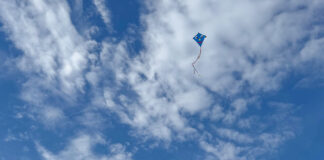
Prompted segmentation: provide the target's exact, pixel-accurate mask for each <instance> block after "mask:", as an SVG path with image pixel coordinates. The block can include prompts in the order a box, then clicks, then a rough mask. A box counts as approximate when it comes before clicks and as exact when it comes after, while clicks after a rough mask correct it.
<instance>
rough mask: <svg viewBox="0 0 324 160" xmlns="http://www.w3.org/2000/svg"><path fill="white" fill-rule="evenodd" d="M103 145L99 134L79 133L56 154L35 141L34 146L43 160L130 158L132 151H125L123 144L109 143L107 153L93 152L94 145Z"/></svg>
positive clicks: (112, 159)
mask: <svg viewBox="0 0 324 160" xmlns="http://www.w3.org/2000/svg"><path fill="white" fill-rule="evenodd" d="M99 144H101V145H105V146H106V144H107V142H105V141H104V140H103V139H102V138H101V137H100V136H93V135H88V134H80V135H78V136H77V137H75V138H74V139H72V140H70V142H69V143H68V144H67V146H66V147H65V148H64V149H63V150H62V151H60V152H58V153H57V154H53V153H52V152H50V151H48V150H47V149H46V148H44V147H43V146H42V145H41V144H39V143H36V148H37V151H38V152H39V154H40V155H41V156H42V157H43V158H44V159H45V160H70V159H75V160H84V159H88V160H131V159H132V158H131V157H132V153H130V152H126V150H125V146H123V145H122V144H119V143H117V144H111V145H110V146H109V152H110V153H109V154H107V155H99V154H98V153H95V152H94V147H95V146H96V145H99Z"/></svg>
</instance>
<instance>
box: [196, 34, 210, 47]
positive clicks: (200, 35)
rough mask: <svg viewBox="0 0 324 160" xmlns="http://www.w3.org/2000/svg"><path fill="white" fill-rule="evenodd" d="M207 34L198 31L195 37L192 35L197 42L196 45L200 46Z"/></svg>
mask: <svg viewBox="0 0 324 160" xmlns="http://www.w3.org/2000/svg"><path fill="white" fill-rule="evenodd" d="M206 37H207V36H205V35H203V34H201V33H198V34H197V35H196V36H195V37H193V39H194V40H195V41H196V42H197V43H198V45H199V46H200V47H201V45H202V43H203V42H204V40H205V38H206Z"/></svg>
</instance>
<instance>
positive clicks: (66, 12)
mask: <svg viewBox="0 0 324 160" xmlns="http://www.w3.org/2000/svg"><path fill="white" fill-rule="evenodd" d="M0 20H1V22H2V23H3V26H4V29H5V31H6V32H7V33H8V35H9V39H10V40H12V41H13V43H14V44H15V46H16V47H17V48H18V49H20V50H21V51H22V52H23V54H22V55H21V56H19V57H18V58H16V64H17V66H18V67H19V69H20V70H21V71H23V73H25V75H26V78H27V79H26V82H25V83H24V84H23V91H22V93H21V98H22V99H23V100H25V101H27V102H29V103H30V104H31V106H35V107H36V108H33V109H31V110H32V111H36V112H39V113H38V114H40V115H44V116H43V117H44V118H42V119H43V120H46V121H45V122H52V123H54V122H58V121H57V120H59V119H62V117H64V116H63V112H62V111H61V110H62V109H61V108H62V107H65V106H55V105H52V104H51V103H52V102H53V101H55V100H59V101H65V102H66V103H67V104H70V103H74V101H75V99H76V98H77V97H78V93H83V92H84V85H85V83H86V81H87V80H89V82H91V83H92V84H93V83H96V82H97V80H96V79H95V77H94V75H93V74H91V73H89V74H88V76H85V73H86V69H87V68H88V67H89V66H90V64H89V59H90V58H89V57H88V49H89V48H90V47H91V46H93V42H91V41H90V42H87V41H85V40H84V39H83V37H81V36H80V35H79V33H78V32H77V31H76V29H75V27H74V25H73V24H72V21H71V19H70V8H69V6H68V4H67V2H66V1H62V0H59V1H55V2H52V1H42V0H32V1H1V2H0ZM85 77H87V79H86V78H85ZM53 97H55V98H53ZM48 106H49V108H46V107H48ZM52 106H55V108H53V107H52ZM52 111H55V112H52ZM40 117H41V116H40Z"/></svg>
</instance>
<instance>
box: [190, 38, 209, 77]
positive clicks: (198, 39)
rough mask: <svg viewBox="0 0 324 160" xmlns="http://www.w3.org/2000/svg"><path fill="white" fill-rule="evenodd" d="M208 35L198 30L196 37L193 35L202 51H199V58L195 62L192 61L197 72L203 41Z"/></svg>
mask: <svg viewBox="0 0 324 160" xmlns="http://www.w3.org/2000/svg"><path fill="white" fill-rule="evenodd" d="M206 37H207V36H205V35H203V34H201V33H199V32H198V34H197V35H196V36H195V37H193V39H194V40H195V41H196V42H197V43H198V45H199V47H200V52H199V55H198V57H197V59H196V60H195V61H194V62H192V67H193V68H194V73H196V72H197V73H198V71H197V70H196V67H195V64H196V62H197V61H198V59H199V58H200V55H201V45H202V44H203V42H204V40H205V38H206Z"/></svg>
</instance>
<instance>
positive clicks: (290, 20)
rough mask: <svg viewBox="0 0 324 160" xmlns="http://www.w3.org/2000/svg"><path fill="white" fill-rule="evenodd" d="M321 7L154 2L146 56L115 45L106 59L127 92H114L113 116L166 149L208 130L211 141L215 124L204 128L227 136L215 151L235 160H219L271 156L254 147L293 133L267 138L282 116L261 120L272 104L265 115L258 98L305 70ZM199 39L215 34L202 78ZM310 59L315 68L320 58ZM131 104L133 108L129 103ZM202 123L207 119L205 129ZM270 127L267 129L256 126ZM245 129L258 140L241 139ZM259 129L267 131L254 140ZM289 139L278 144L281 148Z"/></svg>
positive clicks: (147, 20) (286, 3) (245, 136)
mask: <svg viewBox="0 0 324 160" xmlns="http://www.w3.org/2000/svg"><path fill="white" fill-rule="evenodd" d="M315 3H318V2H317V1H302V0H300V1H294V2H292V1H280V0H275V1H262V2H255V1H250V0H244V1H240V2H236V1H226V2H223V1H213V2H211V1H199V2H198V1H185V2H184V1H171V0H170V1H169V0H166V1H154V2H152V1H145V4H146V7H147V8H148V10H149V12H147V13H143V14H142V17H141V18H142V22H143V23H144V24H145V27H146V30H145V31H144V32H143V35H142V36H143V43H144V46H145V49H143V50H142V51H141V53H140V55H139V56H137V57H135V58H130V57H129V56H128V54H127V53H125V50H126V51H127V47H128V46H127V44H126V45H125V44H124V42H121V43H119V44H117V46H116V49H112V48H113V47H111V46H109V45H107V46H106V48H104V49H103V50H102V53H101V55H102V60H103V61H104V62H107V61H108V60H110V62H108V63H106V64H107V65H109V66H118V67H112V68H114V69H113V72H114V76H115V77H114V80H113V82H114V84H118V85H116V87H115V88H114V89H113V92H115V93H119V92H120V91H121V90H123V89H125V88H127V91H128V93H126V94H123V93H121V94H122V95H120V94H114V93H111V92H110V91H111V88H110V87H107V88H106V89H105V92H107V93H108V92H109V93H110V94H107V95H109V96H108V97H109V98H108V102H109V104H111V105H110V106H114V107H109V108H110V109H111V110H112V111H114V112H115V113H117V114H118V115H119V116H120V118H121V120H122V122H124V123H126V124H129V125H131V126H132V127H133V128H134V130H135V133H136V134H137V135H141V136H143V135H144V136H146V137H149V138H153V139H158V140H162V141H172V140H184V139H185V140H189V139H193V137H195V138H197V137H200V136H201V134H200V133H199V132H200V131H199V130H200V129H201V128H202V129H205V130H203V131H205V132H210V131H209V130H208V129H207V128H208V125H209V124H208V123H209V121H207V122H206V121H205V123H207V124H202V123H199V122H195V121H197V120H202V119H203V120H206V119H208V118H209V119H210V120H212V121H216V122H219V123H220V125H224V126H226V127H228V129H224V128H219V129H218V130H217V131H218V134H219V135H220V136H221V137H222V138H225V139H227V140H226V141H225V140H220V139H219V138H216V137H214V139H217V140H215V141H217V142H221V141H222V144H224V145H225V144H226V145H225V146H226V148H222V147H220V148H219V149H217V150H219V152H221V153H223V150H224V152H225V151H228V154H217V156H218V157H219V158H220V159H226V158H227V159H230V158H232V157H237V158H239V157H243V159H244V157H248V156H249V155H250V154H252V151H253V152H254V151H255V152H257V151H258V150H259V149H261V150H263V151H262V152H260V153H262V154H265V153H267V151H269V150H268V149H269V148H266V147H264V146H265V141H264V142H262V140H261V139H263V138H257V139H256V140H252V139H251V138H248V137H253V136H257V137H260V136H261V135H262V132H264V134H271V135H272V136H270V137H277V136H276V135H285V133H290V132H291V131H292V130H293V129H292V128H289V127H288V129H284V130H280V129H276V130H273V132H271V133H266V128H268V129H269V128H272V127H273V126H272V125H269V124H268V123H270V120H269V119H271V120H273V119H272V118H273V117H276V116H279V117H280V116H283V115H280V114H278V113H276V111H274V110H272V111H269V112H268V115H264V116H265V117H262V116H261V115H258V112H257V113H255V112H253V111H250V108H251V107H250V106H252V107H253V109H252V110H255V109H257V110H258V111H260V110H263V109H264V110H266V108H265V107H267V106H268V105H269V104H267V105H260V104H262V101H263V100H262V99H261V98H258V95H259V94H261V93H267V92H276V91H278V90H280V88H281V82H282V81H283V80H284V79H285V78H286V76H287V75H288V74H289V72H290V71H291V70H294V69H297V68H298V67H299V66H301V65H302V63H301V61H299V59H300V58H301V57H302V55H303V51H302V50H303V49H301V48H300V46H303V45H304V44H305V43H307V42H305V41H304V40H305V38H307V37H308V36H309V35H310V33H311V32H312V29H311V28H309V26H312V22H313V19H312V14H313V13H314V12H315V10H316V9H314V4H315ZM198 31H199V32H201V33H204V34H206V35H207V39H206V40H205V42H204V45H203V47H202V51H203V54H202V57H201V59H200V61H199V63H198V65H197V68H198V70H199V72H200V76H199V77H195V76H194V75H193V71H192V68H191V65H190V64H191V62H192V61H193V60H194V58H195V57H196V54H197V53H198V52H199V48H198V47H197V45H196V44H195V43H194V41H193V40H192V36H193V35H195V34H196V32H198ZM315 45H316V46H317V47H320V46H321V45H320V44H318V43H316V44H315ZM108 46H109V47H108ZM120 47H121V48H123V49H121V48H120ZM310 48H314V47H310ZM113 53H114V54H113ZM316 53H318V52H317V50H316ZM306 54H307V55H309V56H310V57H312V58H311V59H314V58H316V57H317V56H318V55H316V54H313V55H310V54H309V53H306ZM106 57H107V58H106ZM108 57H109V58H108ZM302 59H303V58H302ZM306 61H308V60H306ZM109 90H110V91H109ZM123 96H124V97H127V101H120V99H119V98H120V97H123ZM111 100H115V103H112V102H111ZM259 107H261V108H259ZM262 107H263V108H262ZM213 113H214V114H213ZM261 113H262V112H261V111H260V114H261ZM284 113H286V112H284ZM197 115H200V116H201V119H196V117H195V116H197ZM193 117H195V118H193ZM261 119H266V120H267V121H256V120H261ZM273 121H274V120H273ZM275 122H277V121H275ZM196 125H198V126H207V127H197V126H196ZM274 125H278V126H280V125H279V124H278V123H275V124H274ZM285 125H287V124H285ZM236 127H238V128H241V129H248V130H249V132H246V133H244V132H241V131H240V130H239V129H238V128H236ZM253 127H258V128H260V130H259V131H253V130H252V128H253ZM275 128H277V127H275ZM260 132H261V133H260ZM261 137H264V136H261ZM266 137H268V136H266ZM279 137H280V136H279ZM283 137H286V136H283ZM287 137H290V138H291V137H293V136H287ZM286 139H288V138H278V141H280V142H283V141H285V140H286ZM228 141H235V142H236V143H237V142H239V143H251V145H248V146H246V147H248V148H253V149H251V150H252V151H251V152H248V151H247V149H244V147H243V148H242V147H239V145H237V144H236V143H230V142H228ZM206 143H207V142H206ZM208 143H209V142H208ZM211 143H212V142H211ZM278 144H280V143H278ZM211 146H214V147H215V146H217V145H213V144H212V145H211ZM219 146H222V145H219ZM274 146H276V147H278V145H274ZM276 147H274V148H276ZM207 148H208V147H207ZM216 148H217V147H216ZM271 149H273V148H271ZM212 150H213V149H212ZM243 151H244V152H243ZM253 154H254V153H253ZM257 155H258V156H260V155H261V154H254V155H253V156H252V157H257ZM227 156H228V157H227ZM222 157H223V158H222Z"/></svg>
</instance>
